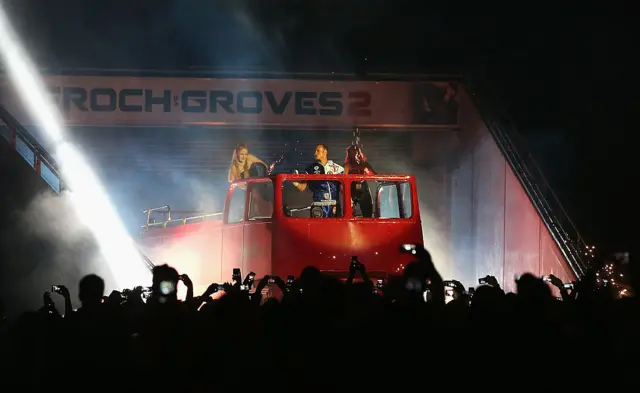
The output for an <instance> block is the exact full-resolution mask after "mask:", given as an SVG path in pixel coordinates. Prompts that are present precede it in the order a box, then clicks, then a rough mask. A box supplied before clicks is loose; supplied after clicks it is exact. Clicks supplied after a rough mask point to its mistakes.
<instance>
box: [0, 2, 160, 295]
mask: <svg viewBox="0 0 640 393" xmlns="http://www.w3.org/2000/svg"><path fill="white" fill-rule="evenodd" d="M0 54H1V55H2V59H3V61H4V63H5V66H6V70H7V73H8V76H9V80H10V82H11V84H12V85H13V87H14V89H15V91H16V93H17V94H18V95H19V97H20V100H21V102H22V104H23V105H24V107H25V108H26V110H27V112H28V113H29V115H30V116H31V117H32V119H34V120H35V121H36V124H37V125H38V127H39V129H41V130H43V131H44V132H45V133H46V137H47V138H48V139H49V141H48V142H49V145H50V146H52V149H51V150H52V153H53V155H54V157H56V161H57V162H58V164H59V166H60V168H59V171H60V173H61V175H62V176H63V177H64V180H65V183H66V184H67V185H68V187H69V188H70V189H71V190H72V192H71V193H68V196H69V197H70V198H71V199H72V201H73V206H74V208H75V209H76V211H77V213H78V216H79V217H80V219H81V220H82V221H83V224H85V226H86V227H87V228H88V229H89V230H91V231H92V233H93V235H94V237H95V239H96V241H97V242H98V245H99V247H100V252H101V253H102V256H103V257H104V259H105V261H106V263H107V264H108V266H109V268H110V269H111V271H112V273H113V276H114V278H115V280H116V281H117V284H118V286H120V287H121V288H131V287H133V286H136V285H144V284H145V283H146V282H147V281H148V280H149V278H150V274H149V271H148V270H147V269H146V267H145V264H144V262H143V260H142V257H141V255H140V254H139V252H138V250H137V247H136V245H135V244H134V242H133V240H132V239H131V237H130V236H129V235H128V234H127V231H126V230H125V228H124V225H123V224H122V222H121V221H120V218H119V217H118V215H117V214H116V211H115V209H114V208H113V206H112V204H111V202H110V201H109V198H108V196H107V193H106V192H105V191H104V189H103V186H102V184H101V183H100V181H99V179H98V178H97V176H96V174H95V173H94V172H93V171H92V170H91V168H90V167H89V165H88V164H87V162H86V161H85V159H84V157H83V156H82V154H81V153H80V152H79V151H78V150H77V149H76V148H75V147H74V146H73V145H72V144H71V143H70V142H69V141H67V140H66V139H65V137H66V135H65V132H64V122H63V121H62V117H61V115H60V112H59V111H58V109H57V108H56V106H55V105H54V102H53V100H52V98H51V96H50V95H49V94H48V92H47V90H46V88H45V86H44V83H43V82H42V80H41V78H40V76H39V73H38V72H37V71H36V69H35V68H34V66H33V65H32V64H31V61H30V59H29V57H28V55H27V53H26V51H24V50H23V48H22V46H21V44H20V40H19V39H18V37H17V35H16V33H15V32H14V30H13V28H12V27H11V24H10V23H9V19H8V17H7V14H6V13H5V11H4V9H3V7H2V5H1V4H0Z"/></svg>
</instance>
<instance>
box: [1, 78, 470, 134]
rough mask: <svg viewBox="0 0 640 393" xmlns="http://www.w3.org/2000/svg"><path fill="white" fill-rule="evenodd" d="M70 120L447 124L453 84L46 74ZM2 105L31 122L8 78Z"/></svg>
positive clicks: (453, 114)
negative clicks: (53, 75)
mask: <svg viewBox="0 0 640 393" xmlns="http://www.w3.org/2000/svg"><path fill="white" fill-rule="evenodd" d="M45 84H46V85H47V88H48V90H49V91H50V92H51V94H52V95H53V97H54V100H55V102H56V103H57V104H58V106H59V108H60V110H61V112H62V114H63V117H64V119H65V120H66V122H67V124H68V125H138V126H153V125H155V126H177V125H210V126H263V127H268V126H274V127H308V128H332V127H333V128H343V127H346V128H351V127H354V126H360V127H451V126H456V125H457V124H458V103H457V100H456V91H457V85H456V84H455V83H449V82H356V81H346V82H345V81H317V80H290V79H203V78H146V77H84V76H75V77H74V76H65V77H61V76H55V77H45ZM0 103H1V104H2V105H4V106H5V107H6V109H7V110H8V111H9V112H11V113H13V114H14V116H15V117H17V118H18V119H19V120H20V121H22V122H23V124H25V125H28V124H32V123H33V121H32V120H31V119H29V117H28V116H27V115H26V111H25V110H24V107H23V105H22V104H21V101H20V100H19V98H18V96H17V95H16V94H15V92H14V91H13V88H12V86H11V85H10V83H9V81H7V80H6V79H2V80H1V82H0Z"/></svg>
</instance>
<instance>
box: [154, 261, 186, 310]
mask: <svg viewBox="0 0 640 393" xmlns="http://www.w3.org/2000/svg"><path fill="white" fill-rule="evenodd" d="M179 280H180V275H179V274H178V271H177V270H176V269H174V268H172V267H171V266H169V265H166V264H165V265H160V266H156V267H154V268H153V284H152V287H151V289H152V291H153V297H154V298H156V299H158V300H159V301H160V303H165V302H167V301H168V300H177V298H178V281H179Z"/></svg>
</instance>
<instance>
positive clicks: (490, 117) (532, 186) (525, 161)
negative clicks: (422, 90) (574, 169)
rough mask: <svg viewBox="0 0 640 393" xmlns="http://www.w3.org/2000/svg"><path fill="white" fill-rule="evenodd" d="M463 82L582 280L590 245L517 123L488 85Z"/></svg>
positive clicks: (571, 265) (574, 270)
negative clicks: (525, 141)
mask: <svg viewBox="0 0 640 393" xmlns="http://www.w3.org/2000/svg"><path fill="white" fill-rule="evenodd" d="M463 82H464V84H465V87H466V89H467V92H468V93H469V96H470V98H471V100H472V101H473V102H474V104H475V105H476V108H477V109H478V112H479V113H480V116H481V117H482V119H483V121H484V122H485V124H486V126H487V128H488V129H489V131H490V132H491V134H492V135H493V138H494V139H495V141H496V143H497V145H498V147H499V149H500V150H501V151H502V154H503V155H504V157H505V158H506V159H507V161H508V162H509V165H510V166H511V169H512V170H513V172H514V173H515V175H516V176H517V178H518V180H519V181H520V184H522V186H523V188H524V189H525V191H526V192H527V194H528V196H529V198H530V200H531V202H532V203H533V205H534V206H535V208H536V209H537V210H538V213H539V214H540V217H541V218H542V221H543V222H544V223H545V225H546V226H547V228H548V229H549V232H550V233H551V236H552V237H553V239H554V240H555V242H556V243H557V245H558V247H559V248H560V250H561V252H562V253H563V255H564V257H565V258H566V260H567V262H568V263H569V266H570V267H571V269H572V270H573V272H574V273H575V275H576V276H577V277H581V276H583V275H584V274H585V273H586V270H587V268H588V267H589V264H588V259H587V254H588V253H587V245H586V244H585V242H584V239H582V237H581V236H580V233H579V232H578V230H577V229H576V226H575V225H574V224H573V222H572V221H571V219H570V218H569V215H568V214H567V212H566V211H565V209H564V208H563V207H562V204H561V203H560V200H559V199H558V197H557V196H556V194H555V193H554V192H553V190H552V188H551V186H550V185H549V183H548V181H547V179H546V178H545V177H544V175H543V174H542V171H541V170H540V167H539V166H538V164H537V163H536V162H535V160H534V159H533V156H532V155H531V153H529V152H528V150H527V149H526V148H525V146H526V145H525V143H524V140H523V138H522V136H521V135H520V134H519V133H518V132H517V128H516V126H515V123H514V122H513V121H512V120H511V118H510V117H509V115H508V114H507V112H506V111H505V110H504V108H503V107H502V106H501V105H499V101H498V99H497V98H496V94H494V93H493V91H492V89H491V88H490V87H489V86H490V85H489V84H486V83H483V82H481V81H480V80H479V79H478V80H476V79H474V78H473V77H471V76H469V75H464V78H463Z"/></svg>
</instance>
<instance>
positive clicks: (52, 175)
mask: <svg viewBox="0 0 640 393" xmlns="http://www.w3.org/2000/svg"><path fill="white" fill-rule="evenodd" d="M2 123H4V124H2ZM3 125H4V127H3ZM0 135H2V136H3V137H4V139H6V140H7V142H8V143H9V145H10V146H11V147H12V148H13V149H14V150H15V151H16V152H17V153H18V154H20V156H22V158H24V160H25V161H26V162H27V163H28V164H29V165H30V166H31V167H32V168H33V169H34V170H35V171H36V173H37V174H38V176H40V177H41V178H42V179H43V180H44V181H45V182H46V183H47V184H48V185H49V187H51V189H52V190H53V191H54V192H55V193H57V194H60V192H61V191H62V189H63V186H62V180H61V178H60V174H59V172H58V168H57V165H56V162H55V160H54V159H53V157H51V155H50V154H49V152H47V151H46V150H45V148H44V147H42V146H41V145H40V144H39V143H38V141H36V139H35V138H34V137H33V135H31V133H29V131H28V130H27V129H26V128H24V127H23V126H22V124H20V122H18V121H17V120H16V118H15V117H13V116H12V115H11V113H9V111H7V109H6V108H5V107H4V106H2V105H0Z"/></svg>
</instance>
